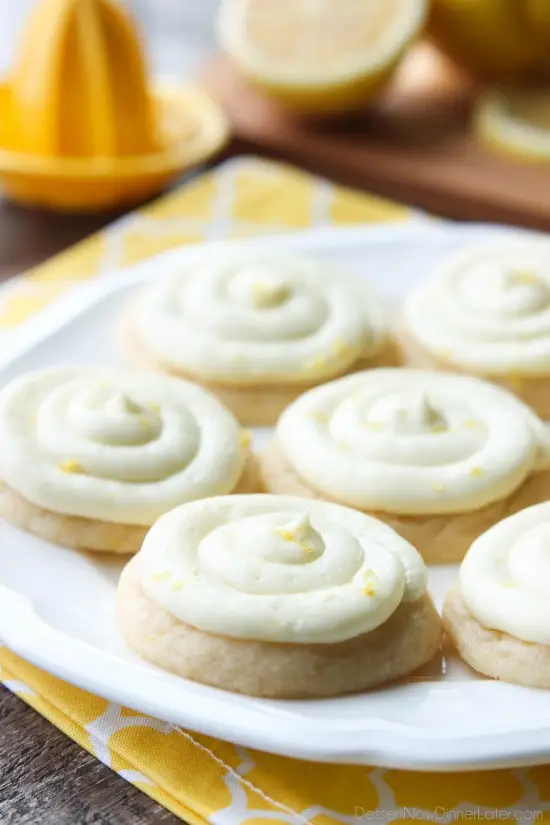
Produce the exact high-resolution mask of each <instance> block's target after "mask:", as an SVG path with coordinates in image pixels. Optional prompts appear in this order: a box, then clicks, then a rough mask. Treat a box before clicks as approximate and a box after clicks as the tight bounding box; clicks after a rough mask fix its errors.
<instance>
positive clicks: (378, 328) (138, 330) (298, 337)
mask: <svg viewBox="0 0 550 825" xmlns="http://www.w3.org/2000/svg"><path fill="white" fill-rule="evenodd" d="M123 344H124V348H125V351H126V353H127V354H128V355H129V357H130V358H131V359H132V360H133V361H134V362H135V363H137V364H140V365H144V366H147V367H149V368H153V369H156V370H160V371H163V372H166V373H169V374H171V375H175V376H178V377H181V378H188V379H192V380H193V381H196V382H198V383H200V384H202V385H203V386H205V387H207V388H208V389H209V390H211V391H212V392H214V393H215V394H216V395H217V396H218V398H220V400H221V401H223V403H224V404H226V406H227V407H228V408H229V409H230V410H231V411H232V412H233V413H234V414H235V415H236V417H237V418H238V419H239V420H240V421H241V422H242V423H243V424H247V425H268V424H273V423H274V422H275V421H276V419H277V416H278V415H279V413H280V412H281V411H282V410H283V409H284V408H285V407H286V406H287V405H288V404H289V403H290V402H291V401H292V400H293V399H294V398H296V397H297V396H298V395H300V394H301V393H302V392H303V391H304V390H306V389H307V388H308V387H311V386H314V385H316V384H319V383H320V382H323V381H327V380H329V379H331V378H336V377H337V376H340V375H344V374H345V373H348V372H351V371H353V370H356V369H358V368H361V369H364V368H367V367H370V366H381V365H392V364H395V363H396V348H395V346H394V344H393V343H392V342H390V339H389V337H388V332H387V327H386V321H385V318H384V315H383V313H382V311H381V309H380V306H379V304H378V302H377V301H376V300H375V299H374V297H373V296H372V295H371V294H370V292H369V291H368V289H367V288H366V286H365V285H364V284H363V283H362V282H359V281H356V280H354V279H353V278H351V277H350V276H348V275H347V274H346V273H345V272H344V273H342V272H340V271H339V270H337V269H335V268H333V267H332V266H329V265H327V264H326V263H323V262H321V261H316V260H309V259H304V258H298V257H295V256H288V255H287V256H284V255H280V254H278V253H277V252H272V253H270V254H269V255H268V254H267V253H264V254H263V255H258V254H257V253H256V254H252V253H246V254H244V253H242V252H236V251H232V252H228V251H227V250H224V251H223V252H220V251H219V250H216V249H214V250H208V249H206V250H205V251H204V252H202V253H201V254H200V256H197V257H195V258H193V259H192V260H190V261H189V262H188V263H185V264H183V265H181V266H180V267H179V268H178V269H177V270H176V271H175V272H173V273H171V274H169V275H167V276H165V277H163V278H159V279H158V280H156V281H155V282H154V283H151V284H150V285H149V286H148V287H147V288H146V289H145V290H144V291H143V292H142V293H141V294H140V295H139V296H138V298H137V300H134V302H133V304H132V305H131V306H130V307H129V308H128V309H127V311H126V315H125V316H124V318H123Z"/></svg>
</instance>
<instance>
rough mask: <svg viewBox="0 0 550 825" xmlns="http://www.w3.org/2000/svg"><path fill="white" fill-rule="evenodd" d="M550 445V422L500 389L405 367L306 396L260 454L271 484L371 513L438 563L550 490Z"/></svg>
mask: <svg viewBox="0 0 550 825" xmlns="http://www.w3.org/2000/svg"><path fill="white" fill-rule="evenodd" d="M549 446H550V444H549V431H548V429H547V427H546V425H545V424H544V423H543V422H542V421H541V420H540V419H539V418H538V417H537V415H536V414H535V413H534V412H533V411H532V410H531V409H530V408H529V407H527V406H526V405H525V404H523V403H522V402H521V401H519V400H518V399H517V398H516V397H515V396H513V395H511V394H510V393H508V392H506V391H505V390H503V389H501V388H500V387H497V386H495V385H493V384H489V383H488V382H484V381H480V380H478V379H475V378H469V377H466V376H461V375H456V374H452V373H451V374H445V373H438V372H423V371H420V370H407V369H398V368H396V369H385V370H384V369H380V370H371V371H370V372H363V373H357V374H355V375H351V376H348V377H346V378H341V379H339V380H338V381H333V382H331V383H329V384H325V385H324V386H321V387H317V388H316V389H313V390H310V391H309V392H307V393H305V394H304V395H302V396H301V398H298V399H297V400H296V401H295V402H294V403H293V404H292V405H291V406H290V407H288V408H287V409H286V410H285V412H284V413H283V415H282V416H281V418H280V420H279V423H278V425H277V430H276V435H275V438H274V440H273V441H272V443H271V444H270V445H269V446H268V447H267V449H266V450H265V452H264V453H263V455H262V456H261V457H260V463H261V469H262V474H263V481H264V486H265V489H267V490H269V491H270V492H273V493H281V494H287V495H289V494H292V495H301V496H311V497H316V498H325V499H328V500H331V501H338V502H339V503H341V504H345V505H347V506H349V507H356V508H357V509H358V510H362V511H364V512H367V513H371V514H373V515H375V516H376V517H377V518H380V519H383V520H384V521H385V522H386V523H387V524H389V525H390V526H391V527H393V528H394V529H395V530H397V532H398V533H400V534H401V535H402V536H404V537H405V538H406V539H407V540H408V541H410V542H411V544H413V545H414V546H415V547H416V548H418V550H419V551H420V553H422V555H423V556H424V559H425V560H426V561H428V562H431V563H439V562H451V561H458V560H460V559H462V558H463V556H464V553H465V552H466V550H467V549H468V547H469V546H470V544H471V543H472V541H473V540H474V539H475V538H476V537H477V536H479V535H480V534H481V533H483V532H484V531H485V530H486V529H487V528H488V527H490V526H491V525H492V524H494V523H495V522H497V521H500V519H502V518H504V516H507V515H509V514H510V513H512V512H515V511H516V510H519V509H521V508H522V507H525V506H527V505H529V504H534V503H536V502H539V501H544V500H546V499H547V498H548V497H549V494H550V462H549V459H550V450H549Z"/></svg>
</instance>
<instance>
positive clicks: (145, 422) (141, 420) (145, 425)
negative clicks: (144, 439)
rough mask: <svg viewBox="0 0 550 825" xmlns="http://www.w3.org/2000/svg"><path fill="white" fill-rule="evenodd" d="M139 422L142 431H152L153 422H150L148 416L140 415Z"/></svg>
mask: <svg viewBox="0 0 550 825" xmlns="http://www.w3.org/2000/svg"><path fill="white" fill-rule="evenodd" d="M138 421H139V424H140V426H141V428H142V429H144V430H148V429H150V427H151V422H150V421H149V419H148V418H147V416H146V415H140V416H139V417H138Z"/></svg>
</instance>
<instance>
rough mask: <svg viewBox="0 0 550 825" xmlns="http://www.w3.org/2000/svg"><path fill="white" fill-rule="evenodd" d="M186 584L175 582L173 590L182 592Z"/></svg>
mask: <svg viewBox="0 0 550 825" xmlns="http://www.w3.org/2000/svg"><path fill="white" fill-rule="evenodd" d="M184 584H185V582H182V581H179V582H173V583H172V590H182V589H183V586H184Z"/></svg>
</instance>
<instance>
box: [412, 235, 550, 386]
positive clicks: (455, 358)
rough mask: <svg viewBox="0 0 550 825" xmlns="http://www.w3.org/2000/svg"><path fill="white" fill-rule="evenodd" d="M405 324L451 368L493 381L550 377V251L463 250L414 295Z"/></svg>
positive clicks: (528, 243) (509, 243) (520, 244)
mask: <svg viewBox="0 0 550 825" xmlns="http://www.w3.org/2000/svg"><path fill="white" fill-rule="evenodd" d="M404 317H405V325H406V327H407V328H408V329H409V331H410V332H411V333H412V334H413V335H414V337H415V338H416V339H417V341H419V342H420V344H422V345H423V346H424V347H425V348H426V349H428V350H430V351H431V352H432V353H433V354H434V355H436V356H439V357H441V358H442V359H443V361H448V362H450V363H453V364H456V365H457V366H459V367H462V368H463V369H465V370H470V371H473V372H478V373H482V374H488V375H495V376H497V375H507V374H510V373H518V374H523V375H537V374H546V373H550V244H549V243H548V242H546V241H543V240H539V239H536V240H533V239H529V240H525V239H513V240H509V239H505V240H504V241H502V242H501V243H499V244H489V245H487V246H481V247H475V248H472V249H467V250H465V251H462V252H460V253H458V254H456V255H454V256H453V257H451V258H450V259H448V260H447V261H445V262H444V263H443V265H442V266H441V267H440V268H439V269H438V271H437V272H436V273H435V274H434V275H433V277H431V278H429V279H428V280H427V281H426V282H425V283H423V284H421V285H420V286H419V287H418V288H417V289H416V290H413V292H412V293H411V294H410V295H409V297H408V299H407V301H406V303H405V309H404Z"/></svg>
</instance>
